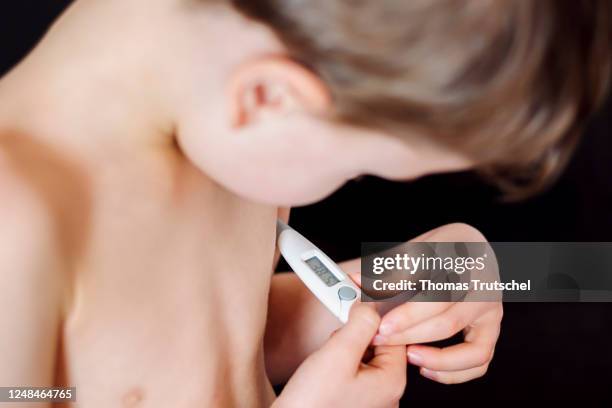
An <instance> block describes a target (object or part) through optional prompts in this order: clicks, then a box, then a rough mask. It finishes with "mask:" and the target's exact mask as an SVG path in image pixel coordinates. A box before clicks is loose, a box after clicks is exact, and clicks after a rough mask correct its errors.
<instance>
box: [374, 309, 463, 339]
mask: <svg viewBox="0 0 612 408" xmlns="http://www.w3.org/2000/svg"><path fill="white" fill-rule="evenodd" d="M453 304H454V303H449V302H418V301H417V302H414V301H411V302H408V303H404V304H402V305H400V306H398V307H396V308H394V309H392V310H391V311H390V312H389V313H387V314H386V315H384V316H383V318H382V322H381V324H380V327H379V329H378V333H379V336H377V339H376V340H377V343H375V344H385V340H386V338H388V337H389V336H392V335H394V334H398V333H401V332H403V331H405V330H408V329H410V328H411V327H414V326H415V325H417V324H419V323H421V322H423V321H425V320H427V319H431V318H432V317H433V316H436V315H438V314H440V313H442V312H444V311H445V310H448V309H449V308H450V307H451V306H452V305H453Z"/></svg>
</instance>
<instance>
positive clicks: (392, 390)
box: [359, 346, 407, 401]
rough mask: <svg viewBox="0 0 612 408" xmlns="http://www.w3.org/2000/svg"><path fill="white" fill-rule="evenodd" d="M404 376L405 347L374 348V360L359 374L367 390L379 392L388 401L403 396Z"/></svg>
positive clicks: (404, 387)
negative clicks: (383, 394) (384, 395)
mask: <svg viewBox="0 0 612 408" xmlns="http://www.w3.org/2000/svg"><path fill="white" fill-rule="evenodd" d="M406 374H407V370H406V347H405V346H378V347H375V348H374V358H373V359H372V360H371V361H370V362H369V363H368V364H367V365H366V366H365V367H364V369H362V370H361V371H360V372H359V376H360V378H361V379H362V380H363V381H364V384H367V386H368V388H370V389H377V390H381V391H380V392H384V393H385V394H387V395H386V398H388V400H389V401H397V400H399V399H400V398H401V396H402V395H403V394H404V391H405V389H406ZM378 396H380V394H378Z"/></svg>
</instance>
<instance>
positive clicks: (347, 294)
mask: <svg viewBox="0 0 612 408" xmlns="http://www.w3.org/2000/svg"><path fill="white" fill-rule="evenodd" d="M338 297H340V300H353V299H355V298H356V297H357V293H356V292H355V290H354V289H353V288H351V287H349V286H343V287H341V288H340V289H338Z"/></svg>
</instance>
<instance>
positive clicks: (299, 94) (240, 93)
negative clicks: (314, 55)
mask: <svg viewBox="0 0 612 408" xmlns="http://www.w3.org/2000/svg"><path fill="white" fill-rule="evenodd" d="M229 104H230V106H229V112H231V119H230V120H231V123H232V126H233V127H242V126H246V125H249V124H252V123H255V122H257V121H260V120H263V119H264V118H267V117H271V116H274V115H286V114H287V113H290V112H296V111H297V112H300V111H301V112H308V113H322V112H325V111H327V110H328V109H329V107H330V105H331V97H330V95H329V92H328V90H327V88H326V86H325V85H324V83H323V81H322V80H321V79H320V78H319V77H318V76H317V75H315V74H314V73H313V72H311V71H310V70H308V69H307V68H305V67H304V66H302V65H300V64H298V63H297V62H295V61H292V60H291V59H289V58H285V57H278V56H268V57H262V58H258V59H255V60H251V61H248V62H246V63H244V64H243V65H242V66H240V67H239V68H238V69H237V70H236V71H235V72H234V73H233V74H232V76H231V77H230V84H229Z"/></svg>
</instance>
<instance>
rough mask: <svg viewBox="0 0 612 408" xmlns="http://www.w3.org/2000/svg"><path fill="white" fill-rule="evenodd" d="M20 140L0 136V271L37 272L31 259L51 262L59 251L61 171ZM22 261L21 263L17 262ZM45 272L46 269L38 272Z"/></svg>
mask: <svg viewBox="0 0 612 408" xmlns="http://www.w3.org/2000/svg"><path fill="white" fill-rule="evenodd" d="M31 147H32V146H29V145H28V144H27V143H24V142H23V140H21V139H18V138H16V137H14V136H6V135H0V225H1V227H0V263H2V264H4V265H1V266H2V267H0V269H4V270H5V269H6V268H5V267H6V266H7V265H6V264H11V265H12V266H13V268H12V269H13V270H15V269H14V268H15V267H17V266H18V265H17V264H19V269H39V268H34V266H33V265H26V264H25V263H26V260H28V259H30V260H31V261H30V264H31V263H33V262H34V261H33V260H34V259H37V258H38V259H41V260H43V259H44V260H46V261H47V262H48V261H51V259H50V258H51V257H56V255H57V254H58V253H57V248H58V243H59V242H58V241H59V240H58V234H57V232H58V226H59V225H60V223H58V221H59V219H58V215H59V211H58V205H57V203H55V202H54V201H57V200H55V199H54V196H57V197H60V196H61V191H59V190H58V188H59V186H60V185H61V182H60V178H61V177H63V175H62V174H61V171H60V169H59V168H58V167H57V166H53V165H50V163H49V162H48V161H47V160H46V159H45V158H44V157H42V156H41V155H40V152H36V151H35V149H32V148H31ZM20 257H23V260H22V261H19V258H20ZM40 269H47V268H40Z"/></svg>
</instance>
